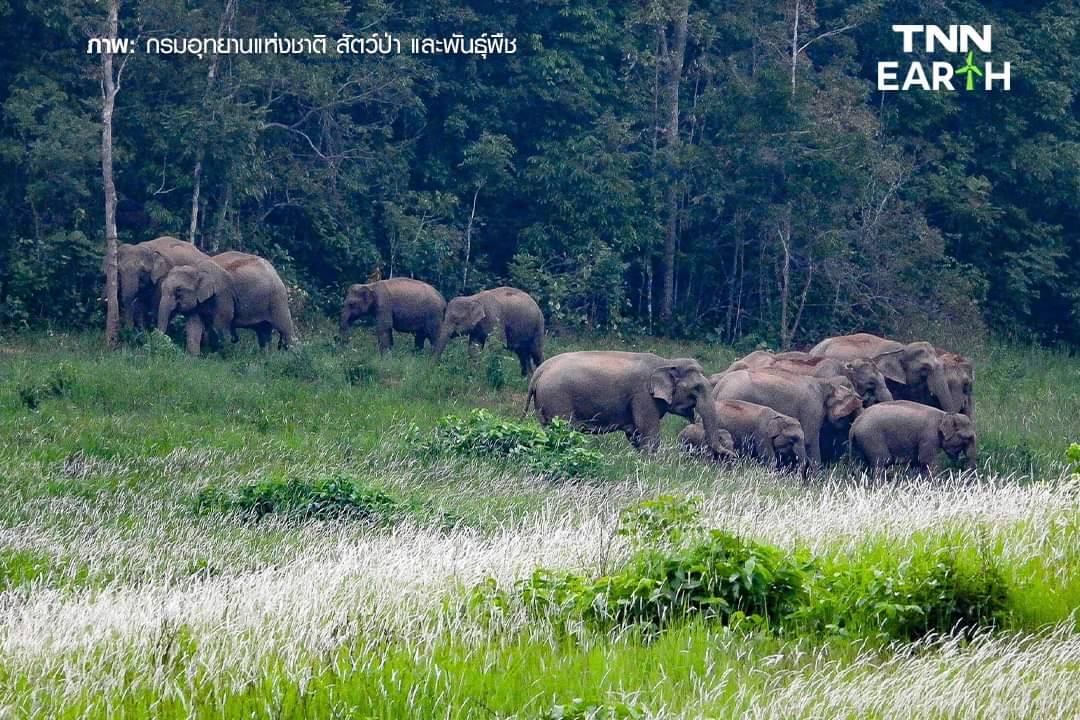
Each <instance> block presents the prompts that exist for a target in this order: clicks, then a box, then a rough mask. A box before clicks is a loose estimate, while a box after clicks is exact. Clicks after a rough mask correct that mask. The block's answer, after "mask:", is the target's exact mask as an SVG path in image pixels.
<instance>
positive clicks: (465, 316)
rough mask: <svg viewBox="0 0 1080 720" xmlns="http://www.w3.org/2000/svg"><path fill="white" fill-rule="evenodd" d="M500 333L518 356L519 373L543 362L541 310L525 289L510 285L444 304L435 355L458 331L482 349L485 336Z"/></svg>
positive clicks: (439, 355)
mask: <svg viewBox="0 0 1080 720" xmlns="http://www.w3.org/2000/svg"><path fill="white" fill-rule="evenodd" d="M496 333H499V334H501V335H502V337H503V341H504V343H505V345H506V349H507V350H509V351H510V352H512V353H514V354H515V355H517V357H518V362H519V363H520V364H521V374H522V376H527V375H528V374H529V373H530V372H532V370H534V369H535V368H536V367H537V366H539V365H540V363H542V362H544V314H543V313H542V312H540V306H539V305H537V304H536V301H535V300H533V299H532V297H530V296H529V294H528V293H527V292H524V291H523V290H518V289H517V288H512V287H499V288H495V289H493V290H484V291H483V292H478V293H476V294H475V295H462V296H460V297H456V298H454V299H453V300H451V301H450V302H449V303H447V305H446V313H445V314H444V315H443V321H442V327H441V328H440V330H439V338H438V340H437V341H436V342H435V349H434V352H435V358H436V360H438V359H439V358H441V357H442V353H443V351H444V350H445V349H446V344H447V343H448V342H449V341H450V339H451V338H454V337H457V336H458V335H467V336H468V337H469V341H470V343H475V344H476V345H478V346H479V347H480V349H481V350H483V348H484V343H486V342H487V339H488V338H489V337H490V336H492V335H494V334H496Z"/></svg>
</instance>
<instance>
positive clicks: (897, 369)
mask: <svg viewBox="0 0 1080 720" xmlns="http://www.w3.org/2000/svg"><path fill="white" fill-rule="evenodd" d="M903 353H904V351H903V350H890V351H889V352H886V353H881V354H880V355H877V356H876V357H874V359H873V360H874V364H875V365H877V369H878V370H880V371H881V374H882V375H884V376H885V379H886V380H892V381H893V382H896V383H906V382H907V372H905V370H904V362H903Z"/></svg>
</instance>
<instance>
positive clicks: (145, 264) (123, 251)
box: [116, 235, 210, 327]
mask: <svg viewBox="0 0 1080 720" xmlns="http://www.w3.org/2000/svg"><path fill="white" fill-rule="evenodd" d="M209 259H210V257H209V256H208V255H205V254H204V253H202V252H201V251H200V250H199V249H198V248H197V247H195V246H194V245H192V244H191V243H189V242H184V241H183V240H179V239H177V238H174V237H169V236H168V235H163V236H161V237H159V238H154V239H153V240H147V241H146V242H141V243H138V244H136V245H128V244H126V243H121V244H120V246H119V247H117V250H116V269H117V276H116V277H117V281H118V287H117V296H118V298H119V300H120V317H121V319H122V320H123V324H124V327H132V326H136V327H142V326H144V325H152V324H153V314H154V312H156V310H157V307H158V304H159V302H160V299H161V296H160V294H159V289H160V286H161V281H162V280H164V279H165V276H166V275H168V274H169V271H170V270H172V269H173V268H174V267H177V266H178V265H191V264H192V263H197V262H200V261H202V260H209ZM147 318H150V320H149V322H147Z"/></svg>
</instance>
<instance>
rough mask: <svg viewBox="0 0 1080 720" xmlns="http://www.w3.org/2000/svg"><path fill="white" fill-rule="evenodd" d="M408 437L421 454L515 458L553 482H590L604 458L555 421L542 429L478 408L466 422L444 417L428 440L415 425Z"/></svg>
mask: <svg viewBox="0 0 1080 720" xmlns="http://www.w3.org/2000/svg"><path fill="white" fill-rule="evenodd" d="M409 435H410V437H411V438H412V439H411V443H412V445H413V447H414V448H415V449H416V450H417V451H419V452H422V453H427V454H451V455H457V456H463V457H492V456H494V457H499V458H507V459H515V460H520V461H521V462H522V463H523V464H525V465H526V466H527V467H529V468H530V469H531V470H534V471H536V472H538V473H540V474H541V475H544V476H546V477H551V478H554V479H560V478H575V477H577V478H580V477H595V476H598V475H600V474H601V472H602V470H603V467H604V464H605V462H604V456H603V454H602V453H600V452H599V451H597V450H593V449H591V448H589V447H588V446H587V442H586V438H585V436H584V435H583V434H582V433H580V432H578V431H577V430H574V429H573V427H571V426H570V423H568V422H565V421H562V420H559V419H556V420H554V421H552V423H551V424H550V425H548V426H547V427H546V428H541V427H540V426H539V425H537V424H536V423H532V422H530V423H525V422H513V421H510V420H504V419H501V418H498V417H496V416H495V415H493V414H492V413H490V412H489V411H487V410H482V409H481V410H473V411H472V412H470V413H469V414H468V415H467V416H465V417H461V416H458V415H447V416H445V417H443V418H442V419H440V420H439V421H438V422H437V423H436V426H435V429H434V431H433V432H432V433H431V435H430V436H427V437H424V436H423V435H422V434H421V432H420V430H419V428H417V427H416V426H413V427H412V428H410V430H409Z"/></svg>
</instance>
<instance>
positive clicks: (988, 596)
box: [798, 548, 1008, 640]
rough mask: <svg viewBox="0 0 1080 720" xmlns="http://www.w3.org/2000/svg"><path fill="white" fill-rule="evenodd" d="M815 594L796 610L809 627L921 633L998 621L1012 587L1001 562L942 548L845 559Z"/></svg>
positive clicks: (896, 635) (907, 635)
mask: <svg viewBox="0 0 1080 720" xmlns="http://www.w3.org/2000/svg"><path fill="white" fill-rule="evenodd" d="M812 597H813V602H812V603H810V604H808V605H807V606H806V607H805V608H804V609H803V610H801V611H800V612H799V613H798V615H799V619H800V620H809V621H810V625H809V627H808V629H814V630H819V631H822V630H823V631H826V632H836V633H840V634H857V635H876V636H878V637H879V638H881V639H883V640H915V639H918V638H920V637H922V636H924V635H926V634H928V633H931V632H935V633H946V632H952V631H956V630H973V629H975V628H979V627H993V626H995V625H997V624H998V622H999V621H1000V620H1001V619H1002V617H1003V615H1004V612H1005V610H1006V608H1007V603H1008V588H1007V586H1006V583H1005V580H1004V579H1003V577H1002V574H1001V572H1000V570H999V569H998V568H996V567H994V566H992V565H989V564H988V563H986V562H985V561H981V560H980V561H972V560H970V559H968V558H964V557H962V556H961V555H960V554H959V553H958V552H957V551H956V550H955V549H953V548H940V549H938V550H935V551H918V552H915V553H914V554H913V555H911V556H909V557H905V558H903V559H897V558H895V557H893V556H892V555H889V554H886V555H883V556H882V558H881V559H879V560H877V561H876V562H866V561H865V560H862V561H860V560H856V561H854V562H852V561H851V560H847V559H845V560H843V561H841V562H840V563H837V564H835V565H833V566H832V567H829V568H827V569H825V570H824V571H823V572H822V573H821V574H820V575H819V576H818V577H817V578H816V579H815V582H814V591H813V593H812Z"/></svg>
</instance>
